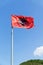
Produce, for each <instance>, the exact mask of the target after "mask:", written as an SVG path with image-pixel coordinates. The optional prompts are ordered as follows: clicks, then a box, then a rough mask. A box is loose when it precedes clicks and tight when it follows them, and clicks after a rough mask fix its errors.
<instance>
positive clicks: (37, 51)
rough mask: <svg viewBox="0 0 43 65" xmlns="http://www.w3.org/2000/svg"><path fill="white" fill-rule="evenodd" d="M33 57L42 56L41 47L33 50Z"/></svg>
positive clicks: (42, 49)
mask: <svg viewBox="0 0 43 65" xmlns="http://www.w3.org/2000/svg"><path fill="white" fill-rule="evenodd" d="M34 56H43V46H40V47H37V48H36V49H35V50H34Z"/></svg>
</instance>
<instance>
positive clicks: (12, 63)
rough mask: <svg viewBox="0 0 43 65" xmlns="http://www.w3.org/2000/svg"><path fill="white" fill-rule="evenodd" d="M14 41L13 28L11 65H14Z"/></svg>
mask: <svg viewBox="0 0 43 65" xmlns="http://www.w3.org/2000/svg"><path fill="white" fill-rule="evenodd" d="M13 46H14V40H13V28H12V42H11V65H14V47H13Z"/></svg>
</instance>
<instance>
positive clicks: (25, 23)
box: [11, 15, 34, 29]
mask: <svg viewBox="0 0 43 65" xmlns="http://www.w3.org/2000/svg"><path fill="white" fill-rule="evenodd" d="M11 18H12V23H11V26H12V27H13V28H14V27H17V28H27V29H29V28H32V27H33V26H34V18H33V17H26V16H17V15H12V16H11Z"/></svg>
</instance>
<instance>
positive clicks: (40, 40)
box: [0, 0, 43, 65]
mask: <svg viewBox="0 0 43 65" xmlns="http://www.w3.org/2000/svg"><path fill="white" fill-rule="evenodd" d="M11 14H16V15H25V16H32V17H33V18H34V28H32V29H28V30H27V29H18V28H14V65H19V64H20V63H21V62H24V61H27V60H29V59H43V57H42V56H41V57H39V56H34V54H33V52H34V50H35V49H36V48H37V47H40V46H43V0H38V1H37V0H0V64H1V65H10V57H11V30H12V29H11Z"/></svg>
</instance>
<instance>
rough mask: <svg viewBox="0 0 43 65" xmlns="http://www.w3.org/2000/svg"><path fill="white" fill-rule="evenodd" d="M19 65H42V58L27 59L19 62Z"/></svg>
mask: <svg viewBox="0 0 43 65" xmlns="http://www.w3.org/2000/svg"><path fill="white" fill-rule="evenodd" d="M20 65H43V60H39V59H38V60H29V61H26V62H23V63H21V64H20Z"/></svg>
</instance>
